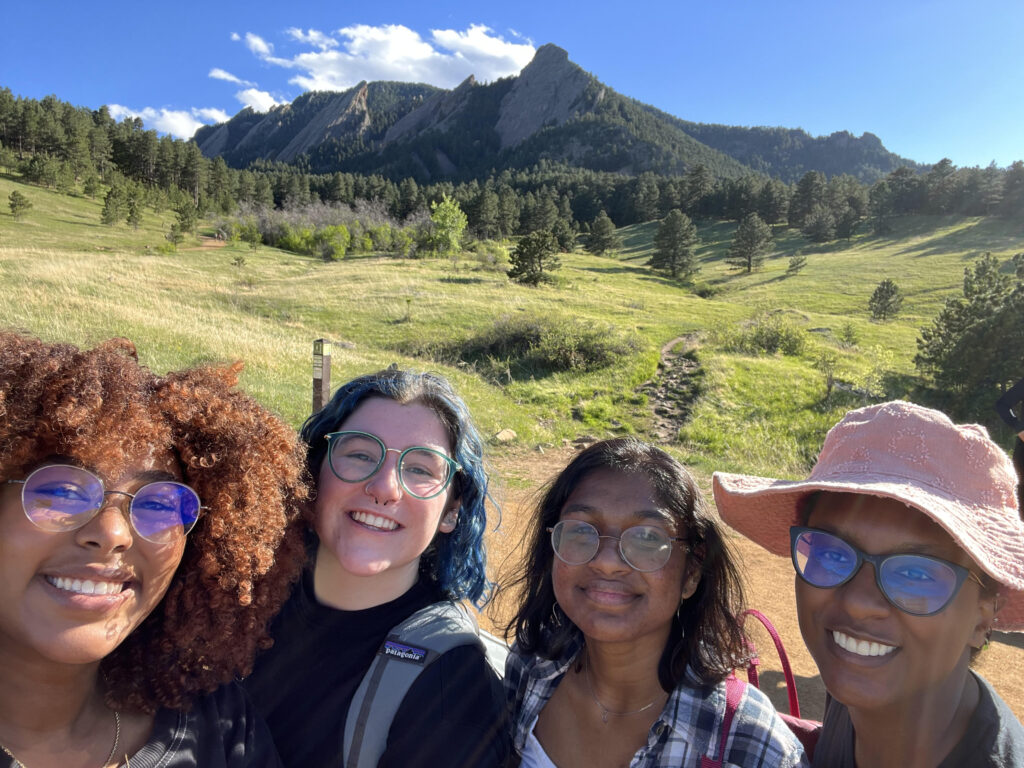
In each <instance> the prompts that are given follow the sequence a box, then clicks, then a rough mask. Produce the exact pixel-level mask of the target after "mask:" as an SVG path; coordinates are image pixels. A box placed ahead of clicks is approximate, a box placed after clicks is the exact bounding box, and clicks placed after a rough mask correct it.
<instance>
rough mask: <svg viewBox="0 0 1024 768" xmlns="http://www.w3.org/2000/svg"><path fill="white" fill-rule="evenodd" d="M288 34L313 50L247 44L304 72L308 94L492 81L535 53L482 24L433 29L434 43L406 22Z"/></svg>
mask: <svg viewBox="0 0 1024 768" xmlns="http://www.w3.org/2000/svg"><path fill="white" fill-rule="evenodd" d="M288 34H289V36H290V37H291V39H292V40H294V41H296V42H298V43H300V44H302V45H305V46H308V47H309V48H311V49H312V50H306V51H302V52H299V53H297V54H295V55H294V56H292V57H291V58H280V57H275V56H273V55H272V54H273V46H271V45H270V44H269V43H267V42H266V41H265V40H264V39H263V38H261V37H259V36H257V35H254V34H252V33H248V34H247V35H246V44H247V45H248V46H249V49H250V50H251V51H252V52H253V53H254V54H256V56H258V57H259V58H260V59H261V60H263V61H264V62H266V63H268V64H272V65H276V66H280V67H283V68H288V69H296V70H298V71H299V72H300V73H301V74H296V75H295V77H293V78H292V79H291V80H290V82H291V83H292V84H293V85H297V86H299V87H300V88H302V89H303V90H344V89H346V88H351V87H352V86H353V85H355V84H356V83H358V82H359V81H361V80H399V81H402V82H422V83H430V84H431V85H437V86H441V87H445V88H451V87H454V86H455V85H458V84H459V83H460V82H462V81H463V80H464V79H466V77H468V76H469V75H476V77H477V79H479V80H483V81H490V80H495V79H497V78H499V77H505V76H506V75H513V74H516V73H518V72H519V70H521V69H522V68H523V67H524V66H526V64H528V63H529V61H530V59H531V58H533V54H534V47H533V45H532V43H530V42H528V41H527V42H524V43H516V42H509V41H507V40H505V39H504V38H503V37H501V36H500V35H497V34H495V33H494V32H493V30H491V29H490V28H488V27H485V26H483V25H480V24H473V25H471V26H470V27H469V28H468V29H466V30H463V31H459V30H454V29H435V30H431V33H430V34H431V37H430V40H425V39H424V38H423V37H422V36H421V35H420V34H419V33H418V32H416V31H414V30H412V29H409V28H408V27H406V26H403V25H400V24H387V25H381V26H377V27H374V26H369V25H366V24H357V25H353V26H349V27H344V28H342V29H339V30H337V31H336V32H335V33H333V34H325V33H323V32H321V31H319V30H314V29H309V30H306V31H302V30H300V29H297V28H291V29H289V30H288ZM239 98H241V96H239ZM253 106H254V108H255V105H253Z"/></svg>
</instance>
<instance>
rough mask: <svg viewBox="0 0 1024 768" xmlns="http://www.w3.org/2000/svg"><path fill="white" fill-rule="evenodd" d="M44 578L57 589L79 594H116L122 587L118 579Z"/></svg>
mask: <svg viewBox="0 0 1024 768" xmlns="http://www.w3.org/2000/svg"><path fill="white" fill-rule="evenodd" d="M46 580H47V581H48V582H50V583H51V584H53V586H55V587H56V588H57V589H63V590H64V591H65V592H74V593H76V594H79V595H116V594H118V593H120V592H121V590H123V589H124V583H123V582H120V581H92V580H90V579H69V578H65V577H63V576H57V577H51V576H47V577H46Z"/></svg>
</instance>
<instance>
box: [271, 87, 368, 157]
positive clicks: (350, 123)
mask: <svg viewBox="0 0 1024 768" xmlns="http://www.w3.org/2000/svg"><path fill="white" fill-rule="evenodd" d="M366 92H367V84H366V81H365V80H364V81H363V82H361V83H359V85H357V86H356V87H355V88H350V89H349V90H347V91H343V92H342V93H335V94H332V98H331V99H330V100H329V101H327V103H326V104H324V105H323V106H322V107H321V108H320V109H319V110H317V111H316V112H315V113H314V114H313V116H312V118H311V119H310V120H309V122H307V123H306V126H305V127H304V128H303V129H302V130H301V131H299V132H298V133H297V134H296V135H295V137H294V138H293V139H292V140H291V141H289V142H288V144H287V146H285V148H284V149H283V150H281V152H280V153H279V154H278V156H277V159H278V160H281V161H282V162H285V163H290V162H291V161H293V160H295V159H296V158H297V157H299V155H302V154H305V153H306V152H308V151H309V150H311V149H312V148H313V147H315V146H317V145H318V144H322V143H323V142H324V141H326V140H327V139H335V138H341V137H342V136H361V135H362V134H363V133H364V132H365V131H366V129H367V128H368V127H369V126H370V113H369V110H368V109H367V107H366Z"/></svg>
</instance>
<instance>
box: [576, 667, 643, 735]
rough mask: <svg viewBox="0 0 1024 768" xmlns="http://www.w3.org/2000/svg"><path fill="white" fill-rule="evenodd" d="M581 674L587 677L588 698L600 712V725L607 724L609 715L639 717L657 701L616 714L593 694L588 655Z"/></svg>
mask: <svg viewBox="0 0 1024 768" xmlns="http://www.w3.org/2000/svg"><path fill="white" fill-rule="evenodd" d="M583 674H584V675H586V677H587V689H588V690H589V691H590V698H592V699H593V700H594V703H595V704H597V706H598V708H599V709H600V710H601V722H602V723H607V722H608V716H609V715H611V716H613V717H627V716H628V715H639V714H640V713H641V712H646V711H647V710H648V709H650V708H651V707H653V706H654V703H655V702H656V701H657V699H653V700H652V701H651V702H650V703H649V704H644V706H642V707H640V709H633V710H630V711H629V712H616V711H615V710H613V709H608V707H606V706H605V705H604V704H602V703H601V700H600V699H599V698H597V694H596V693H594V683H593V682H592V681H591V679H590V656H589V655H588V656H587V659H586V664H584V665H583Z"/></svg>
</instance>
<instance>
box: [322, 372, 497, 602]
mask: <svg viewBox="0 0 1024 768" xmlns="http://www.w3.org/2000/svg"><path fill="white" fill-rule="evenodd" d="M374 397H377V398H384V399H387V400H394V401H395V402H397V403H402V404H408V403H420V404H422V405H424V406H426V407H427V408H429V409H430V410H432V411H433V412H434V413H435V414H436V415H437V418H438V419H439V420H440V422H441V424H442V425H443V426H444V428H445V431H446V432H447V434H448V439H449V441H450V443H451V447H452V452H453V453H454V458H455V461H457V462H458V463H459V465H460V466H461V467H462V469H460V470H459V471H458V472H457V473H456V475H455V477H454V478H453V479H452V490H451V493H452V495H453V496H455V497H457V498H458V499H459V518H458V522H457V523H456V525H455V529H454V530H453V531H452V532H451V533H448V534H441V535H438V536H435V537H434V541H433V542H432V543H431V545H430V546H429V547H428V548H427V551H426V552H424V553H423V557H422V558H421V561H420V563H421V570H422V571H423V572H424V573H425V574H426V575H427V577H428V578H430V579H431V580H432V581H434V582H435V583H436V584H437V585H438V586H439V587H440V588H441V590H442V591H444V593H445V594H446V595H447V596H448V597H450V598H452V599H455V600H459V599H462V598H469V599H470V600H472V601H473V602H474V603H476V604H477V605H480V604H481V603H483V602H486V596H487V592H488V590H489V587H490V584H489V582H488V581H487V574H486V555H485V551H484V529H485V528H486V527H487V510H486V506H485V505H486V502H487V500H488V498H489V496H488V492H487V482H488V481H487V473H486V471H485V469H484V463H483V441H482V440H481V439H480V434H479V433H478V432H477V430H476V427H475V426H474V425H473V420H472V419H471V418H470V415H469V409H468V408H467V407H466V403H465V402H464V401H463V400H462V398H461V397H459V395H458V394H456V392H455V390H454V389H453V388H452V385H451V384H450V383H449V382H448V380H447V379H446V378H445V377H444V376H441V375H439V374H436V373H417V372H414V371H405V370H401V369H399V368H397V367H396V366H392V367H390V368H385V369H384V370H382V371H378V372H377V373H370V374H367V375H365V376H359V377H357V378H354V379H352V380H351V381H349V382H347V383H345V384H342V385H341V386H340V387H339V388H338V390H337V391H336V392H335V393H334V395H333V396H332V397H331V399H330V401H329V402H328V403H327V405H325V406H324V407H323V408H322V409H321V410H320V411H318V412H317V413H315V414H313V415H312V416H310V417H309V419H307V420H306V423H305V424H304V425H303V426H302V439H303V440H305V441H306V443H307V445H308V446H309V453H308V454H307V466H308V468H309V472H310V475H311V476H312V477H313V480H314V482H316V483H319V478H320V467H321V465H322V464H323V460H324V456H325V455H326V454H327V441H326V440H325V439H324V437H325V435H327V433H328V432H333V431H335V430H337V429H339V428H340V427H341V425H342V424H343V423H344V421H345V420H346V419H347V418H348V417H349V416H351V415H352V412H353V411H355V409H356V408H357V407H359V405H360V404H361V403H362V402H363V401H364V400H367V399H370V398H374ZM491 503H492V504H493V503H494V502H493V500H492V502H491ZM494 506H495V508H496V509H497V505H494Z"/></svg>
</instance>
